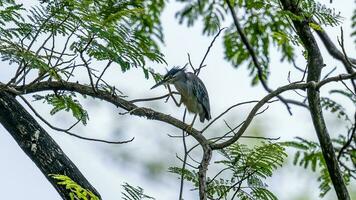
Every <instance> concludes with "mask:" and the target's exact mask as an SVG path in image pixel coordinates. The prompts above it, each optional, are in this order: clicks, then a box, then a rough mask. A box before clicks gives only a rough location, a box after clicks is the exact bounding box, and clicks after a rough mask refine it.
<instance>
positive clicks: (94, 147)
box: [0, 0, 356, 200]
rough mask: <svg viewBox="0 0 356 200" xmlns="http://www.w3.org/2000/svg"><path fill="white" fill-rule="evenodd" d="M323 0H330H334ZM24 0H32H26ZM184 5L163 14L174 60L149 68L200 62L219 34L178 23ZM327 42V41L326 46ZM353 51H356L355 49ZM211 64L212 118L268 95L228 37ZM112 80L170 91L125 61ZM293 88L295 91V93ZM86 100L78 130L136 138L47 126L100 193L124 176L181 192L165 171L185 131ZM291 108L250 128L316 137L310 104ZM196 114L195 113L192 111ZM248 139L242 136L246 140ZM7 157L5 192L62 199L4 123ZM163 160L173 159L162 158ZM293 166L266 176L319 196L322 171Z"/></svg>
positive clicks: (346, 12) (291, 192)
mask: <svg viewBox="0 0 356 200" xmlns="http://www.w3.org/2000/svg"><path fill="white" fill-rule="evenodd" d="M324 2H326V3H327V2H329V1H324ZM342 2H343V3H342V4H341V3H340V2H338V1H335V2H334V3H333V4H332V5H331V7H335V8H336V10H337V11H340V12H341V13H342V16H344V17H345V19H344V23H343V25H342V26H343V28H344V32H345V40H346V41H347V42H346V45H347V46H346V49H347V50H348V52H350V55H355V53H354V50H355V48H354V43H353V42H351V41H353V39H350V38H349V34H350V32H351V30H350V17H351V14H352V12H353V9H354V7H355V6H354V5H355V4H354V2H353V1H351V0H345V1H342ZM24 3H28V2H25V1H24ZM351 5H352V6H351ZM178 7H180V5H179V4H177V3H175V2H173V1H171V2H170V3H169V4H168V6H167V7H166V9H165V12H164V13H163V16H162V23H163V27H164V35H165V45H162V52H163V53H164V55H165V59H166V61H167V63H168V64H169V65H168V66H165V65H162V64H154V63H149V64H148V67H151V68H153V69H154V70H155V71H158V72H161V73H164V72H165V68H166V67H167V68H170V67H171V66H173V65H184V64H185V63H186V62H187V53H190V55H191V56H192V61H193V64H195V65H198V64H199V63H200V60H201V59H202V57H203V55H204V53H205V51H206V49H207V47H208V45H209V44H210V41H211V39H212V38H209V37H205V36H202V35H201V32H202V31H201V30H202V29H201V25H200V24H197V26H194V27H193V28H186V26H183V25H179V24H178V23H177V20H176V19H175V18H174V14H175V12H176V11H177V8H178ZM328 31H330V33H329V35H330V36H331V38H332V39H333V40H334V41H336V37H337V36H338V35H339V33H340V30H339V28H330V29H328ZM320 47H321V48H322V49H323V48H324V47H323V46H322V45H320ZM271 51H272V55H271V65H270V66H271V68H270V71H271V72H272V74H271V77H270V79H269V84H270V86H271V87H272V88H276V87H277V86H279V85H284V84H288V80H287V76H288V72H289V71H290V70H291V68H292V67H290V66H289V65H288V66H287V64H286V63H284V64H281V63H280V62H279V58H280V56H279V55H278V54H277V53H276V51H275V50H273V49H271ZM297 53H300V51H299V52H298V51H297ZM323 53H324V55H325V58H324V59H325V63H326V64H327V67H326V70H324V71H325V73H326V72H327V71H328V70H331V69H332V68H333V67H335V66H337V67H338V68H339V69H338V70H337V71H336V72H334V75H335V74H337V73H338V72H343V67H342V66H341V64H340V63H339V62H337V61H335V60H334V59H331V58H330V56H328V55H327V53H326V52H325V51H324V50H323ZM353 57H356V55H355V56H353ZM297 63H298V64H299V65H300V66H304V64H305V61H304V58H303V57H302V56H299V59H298V61H297ZM206 64H207V67H206V68H204V70H203V71H202V73H201V75H200V77H201V79H202V80H203V81H204V83H205V85H206V87H207V89H208V91H209V96H210V104H211V110H212V111H211V112H212V117H213V118H214V117H215V116H217V115H218V114H219V113H221V112H222V111H224V110H225V109H226V108H228V107H229V106H230V105H233V104H235V103H237V102H241V101H247V100H258V99H260V98H262V97H263V96H264V95H266V92H265V91H264V90H262V89H261V86H257V87H254V88H251V86H250V82H251V80H250V77H248V71H247V70H246V66H245V65H242V66H240V67H239V68H238V69H235V68H233V67H232V66H231V65H230V64H229V63H228V62H226V61H225V60H224V55H223V46H222V40H221V37H220V38H219V39H218V40H217V41H216V44H215V45H214V47H213V49H212V50H211V52H210V55H209V57H208V58H207V60H206ZM1 70H2V72H1V73H0V81H1V82H2V81H6V80H8V78H9V77H10V76H12V73H11V72H12V71H11V70H8V69H7V67H6V65H2V66H1ZM291 77H292V79H294V80H297V79H298V78H300V74H298V73H296V72H295V71H292V74H291ZM105 79H106V80H108V81H109V82H110V83H112V84H114V85H116V86H117V88H119V89H120V90H121V91H123V92H124V93H125V94H126V95H128V96H129V99H134V98H142V97H148V96H150V97H153V96H157V95H160V94H163V93H164V92H165V90H164V88H163V87H162V88H157V89H155V90H150V87H151V86H152V85H153V84H154V81H153V80H152V79H149V80H146V79H144V77H143V73H142V71H141V70H139V69H132V70H130V71H129V72H127V73H125V74H122V73H121V72H120V70H119V69H118V68H115V67H114V68H111V71H109V72H108V73H106V77H105ZM323 91H326V90H323ZM288 94H289V95H290V96H292V97H295V94H293V93H288ZM83 102H84V105H85V106H86V107H87V108H88V112H89V115H90V121H89V124H88V126H87V127H84V128H82V127H79V128H77V129H76V130H75V131H76V132H77V133H80V134H82V135H85V136H90V137H95V138H103V139H127V138H131V137H135V140H134V142H132V143H130V144H125V145H119V146H113V145H106V144H98V143H92V142H86V141H82V140H78V139H75V138H72V137H70V136H67V135H64V134H63V133H58V132H54V131H52V130H50V129H48V128H47V127H46V129H47V130H48V132H49V133H50V134H51V136H52V137H53V138H54V139H55V140H56V142H58V143H59V145H60V146H61V147H62V149H63V151H64V152H65V153H66V154H67V156H68V157H69V158H70V159H71V160H72V161H73V162H74V163H75V164H76V165H77V166H78V167H79V169H80V170H81V171H82V173H83V174H84V175H85V177H87V178H88V179H89V181H90V182H91V183H92V184H93V185H94V187H95V188H96V189H97V190H98V191H99V192H100V194H101V195H102V197H103V199H104V200H114V199H120V197H121V195H120V192H121V186H120V185H121V184H123V183H124V182H128V183H130V184H132V185H139V186H141V187H143V188H144V189H145V191H146V193H147V194H149V195H151V196H154V197H156V198H157V199H159V200H160V199H163V200H164V199H177V198H178V192H179V180H178V179H177V177H176V176H175V175H171V174H169V173H168V172H166V170H167V167H168V166H170V164H176V163H179V162H178V161H177V160H176V158H175V153H181V152H182V146H181V142H180V140H177V139H173V138H169V137H168V136H167V134H168V133H170V134H180V131H179V130H177V129H174V128H172V127H170V126H168V125H166V124H163V123H161V122H156V121H149V120H146V119H143V118H138V117H133V116H121V115H119V114H118V113H119V112H122V110H119V109H117V108H116V107H114V106H112V105H109V104H108V103H105V102H101V101H95V100H91V99H87V100H84V101H83ZM140 105H141V104H140ZM142 105H144V106H150V107H153V108H154V109H157V110H160V111H164V112H166V113H169V114H171V115H172V116H174V117H177V118H180V117H181V116H182V113H183V107H181V108H177V107H175V106H174V103H173V102H168V103H166V104H165V103H164V101H158V102H154V103H147V104H142ZM349 105H350V104H349ZM34 106H35V107H36V108H38V109H39V110H40V112H41V114H42V115H43V116H45V117H46V118H48V119H50V121H51V122H53V123H55V124H56V125H58V126H60V127H66V126H67V125H68V124H70V123H71V119H70V118H69V117H68V116H69V115H67V114H66V113H61V114H58V115H56V116H54V117H51V116H49V114H48V113H49V107H48V106H46V105H42V104H41V103H39V102H36V103H34ZM350 106H352V105H350ZM250 108H251V106H244V107H241V108H240V107H239V108H236V109H234V110H233V111H232V112H231V113H230V114H228V115H227V116H226V117H225V118H224V119H226V120H227V121H228V122H229V123H231V124H238V123H240V122H241V120H242V119H243V118H244V117H245V116H246V115H247V113H248V111H249V109H250ZM292 111H293V116H290V115H289V114H288V112H287V110H286V109H285V107H284V105H282V104H280V103H278V102H277V103H273V104H272V105H270V108H269V109H268V111H267V112H265V113H264V114H263V115H262V116H258V117H257V118H256V119H255V121H254V123H253V124H252V125H253V128H250V129H249V130H248V132H247V133H246V134H247V135H248V134H251V133H252V132H253V131H256V130H258V131H262V132H263V133H264V134H265V135H266V136H270V137H281V140H282V141H285V140H289V139H292V138H294V137H296V136H301V137H306V138H309V139H313V140H316V135H315V133H314V129H313V126H312V124H311V119H310V116H309V114H308V113H307V112H306V110H304V109H303V108H298V107H293V108H292ZM350 111H351V109H350ZM189 117H190V118H192V115H190V116H189ZM326 118H327V121H328V124H329V127H328V128H329V130H330V133H331V134H333V135H337V134H339V133H340V130H341V129H340V128H341V127H342V126H341V124H342V122H341V121H339V120H336V119H335V118H334V116H332V115H330V114H328V113H326ZM223 124H224V123H223V121H219V122H218V123H217V124H216V126H215V127H213V128H212V129H211V131H210V132H209V134H211V135H213V134H214V133H217V132H218V131H221V130H227V128H226V127H224V126H223ZM196 125H197V126H198V127H199V126H202V125H201V124H200V123H196ZM338 131H339V132H338ZM244 141H245V140H241V142H244ZM291 158H292V157H290V158H289V159H291ZM0 160H2V162H1V164H0V177H1V181H0V188H1V199H11V200H22V199H53V200H55V199H60V197H59V196H58V194H57V192H56V191H55V190H54V189H53V187H52V186H51V185H50V184H49V182H48V181H47V180H46V179H45V178H44V176H43V175H42V174H41V172H40V171H39V170H38V169H37V167H36V166H35V164H34V163H32V161H31V160H30V159H29V158H28V157H27V156H26V155H25V154H24V153H23V152H22V150H21V149H20V148H19V147H18V145H17V144H16V142H15V141H14V140H13V139H12V137H11V136H10V135H9V134H8V133H7V131H6V130H5V129H4V128H3V127H2V126H0ZM142 162H143V163H142ZM161 162H163V163H166V164H165V165H164V164H163V165H162V163H161ZM160 163H161V164H160ZM161 165H162V166H161ZM286 166H287V167H284V168H282V169H279V170H277V171H276V174H275V175H274V176H273V177H272V178H270V179H269V180H268V181H267V182H268V184H269V186H270V189H271V190H272V191H273V192H274V193H275V194H276V195H277V196H278V197H279V198H280V199H281V200H285V199H288V200H289V199H291V200H293V199H295V200H296V199H298V198H299V197H302V196H303V195H305V194H309V198H310V199H318V192H319V190H318V183H317V181H316V177H317V176H316V174H314V175H313V174H311V173H307V171H305V170H303V169H300V168H299V167H292V166H291V164H290V162H289V163H286ZM150 167H152V169H151V168H150ZM155 167H156V168H159V169H160V171H159V172H160V173H162V171H163V174H160V175H158V176H155V175H154V174H152V173H153V172H154V169H156V168H155ZM148 168H149V169H148ZM353 184H355V183H353ZM189 189H190V188H186V191H185V194H186V199H193V197H194V196H195V195H196V193H195V192H194V191H193V192H192V191H190V190H189ZM302 191H303V192H302ZM327 197H328V198H326V199H330V200H331V199H335V198H336V197H335V196H334V193H333V192H329V195H328V196H327Z"/></svg>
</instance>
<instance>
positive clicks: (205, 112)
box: [151, 67, 211, 126]
mask: <svg viewBox="0 0 356 200" xmlns="http://www.w3.org/2000/svg"><path fill="white" fill-rule="evenodd" d="M168 84H173V85H174V87H175V88H176V89H177V91H178V93H179V94H180V96H181V98H180V103H179V104H177V106H178V107H179V106H180V105H181V103H183V104H184V105H185V106H186V108H187V110H188V111H189V112H190V113H195V115H194V119H193V122H192V124H191V126H192V125H193V124H194V121H195V118H196V117H197V115H198V114H199V118H200V122H202V123H204V120H205V119H207V120H210V119H211V115H210V103H209V95H208V91H207V90H206V88H205V85H204V83H203V81H202V80H200V78H199V77H198V76H196V75H195V74H194V73H192V72H186V70H185V67H183V68H179V67H173V68H172V69H171V70H169V71H168V72H167V74H166V75H164V77H163V79H162V80H161V81H159V82H158V83H157V84H155V85H154V86H153V87H152V88H151V89H153V88H156V87H158V86H160V85H168ZM172 97H173V95H172ZM173 98H174V97H173ZM175 102H176V101H175Z"/></svg>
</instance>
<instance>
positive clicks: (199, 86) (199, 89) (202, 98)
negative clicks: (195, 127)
mask: <svg viewBox="0 0 356 200" xmlns="http://www.w3.org/2000/svg"><path fill="white" fill-rule="evenodd" d="M188 76H194V77H192V78H191V79H190V80H191V81H192V83H193V84H192V85H193V94H194V95H195V96H196V97H197V99H198V102H199V103H201V104H202V105H203V108H204V110H205V112H206V114H207V116H206V118H207V119H208V120H209V119H211V115H210V102H209V95H208V91H207V90H206V88H205V85H204V83H203V81H201V80H200V78H199V77H197V76H196V75H194V74H193V73H189V75H188Z"/></svg>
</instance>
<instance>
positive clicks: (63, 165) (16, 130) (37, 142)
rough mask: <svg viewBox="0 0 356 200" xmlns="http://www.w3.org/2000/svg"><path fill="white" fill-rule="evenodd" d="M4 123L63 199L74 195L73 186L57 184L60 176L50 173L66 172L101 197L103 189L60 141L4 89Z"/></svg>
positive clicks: (0, 108) (0, 114)
mask: <svg viewBox="0 0 356 200" xmlns="http://www.w3.org/2000/svg"><path fill="white" fill-rule="evenodd" d="M0 123H1V124H2V125H3V126H4V127H5V128H6V130H7V131H8V132H9V133H10V134H11V136H12V137H13V138H14V139H15V141H16V142H17V144H18V145H19V146H20V147H21V149H22V150H23V151H24V152H25V153H26V154H27V156H29V157H30V159H31V160H32V161H33V162H34V163H35V164H36V165H37V167H38V168H39V169H40V170H41V171H42V173H43V174H44V175H45V177H46V178H47V179H48V181H49V182H50V183H51V184H52V185H53V187H54V188H55V189H56V190H57V192H58V193H59V195H60V196H61V197H62V198H63V199H70V197H69V190H67V189H66V188H65V186H64V185H59V184H57V180H55V179H53V178H52V177H50V176H49V175H50V174H61V175H66V176H68V177H70V178H71V179H72V180H73V181H75V182H76V183H78V184H79V185H80V186H82V187H83V188H86V189H88V190H90V191H92V192H93V193H94V194H95V195H97V196H98V197H99V198H100V195H99V193H98V192H97V191H96V190H95V188H94V187H93V186H92V185H91V184H90V183H89V182H88V181H87V180H86V179H85V177H84V176H83V174H82V173H81V172H80V171H79V169H78V168H77V167H76V166H75V165H74V164H73V162H72V161H71V160H70V159H69V158H68V157H67V156H66V155H65V154H64V152H63V151H62V150H61V148H60V147H59V146H58V144H57V143H56V142H55V141H54V140H53V139H52V138H51V137H50V136H49V134H48V133H47V132H46V131H45V130H44V129H43V128H42V127H41V126H40V125H39V124H38V123H37V122H36V120H35V119H34V118H33V117H32V116H31V115H30V114H29V113H28V112H27V111H26V109H25V108H24V107H23V106H22V105H21V104H20V103H19V102H18V101H17V100H16V99H15V97H14V96H12V95H11V94H10V93H7V92H4V91H0Z"/></svg>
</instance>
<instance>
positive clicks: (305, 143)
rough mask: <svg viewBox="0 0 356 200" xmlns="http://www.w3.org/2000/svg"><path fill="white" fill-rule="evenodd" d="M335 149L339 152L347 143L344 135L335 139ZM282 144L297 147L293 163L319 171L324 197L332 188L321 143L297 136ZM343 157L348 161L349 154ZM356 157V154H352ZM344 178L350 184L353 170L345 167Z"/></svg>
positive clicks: (320, 186)
mask: <svg viewBox="0 0 356 200" xmlns="http://www.w3.org/2000/svg"><path fill="white" fill-rule="evenodd" d="M333 143H334V146H335V151H337V152H339V151H340V149H341V148H342V146H343V145H344V144H345V143H346V139H345V137H344V136H343V135H339V137H338V138H337V139H334V140H333ZM282 145H284V146H286V147H292V148H294V149H296V150H297V151H296V153H295V155H294V160H293V164H294V165H299V166H302V167H304V168H305V169H311V170H312V171H313V172H316V171H318V172H319V178H318V181H319V182H320V184H319V189H320V197H323V196H325V195H326V194H327V192H329V191H330V189H331V185H332V182H331V179H330V176H329V172H328V169H327V166H326V163H325V160H324V157H323V154H322V152H321V148H320V145H319V144H318V143H316V142H313V141H309V140H306V139H303V138H300V137H297V138H296V140H295V141H289V142H284V143H282ZM341 156H342V159H343V158H345V159H346V160H347V161H348V160H349V159H348V158H347V156H348V155H341ZM351 156H353V157H354V158H355V155H351ZM342 159H341V160H340V159H339V162H342ZM342 172H343V178H344V180H345V182H346V183H347V184H348V183H349V182H350V178H351V177H352V176H354V175H352V174H353V173H355V172H353V171H352V170H350V169H343V170H342Z"/></svg>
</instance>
